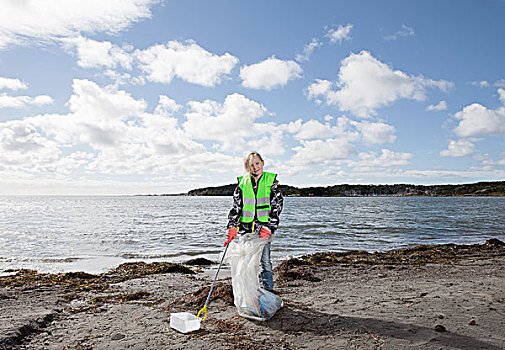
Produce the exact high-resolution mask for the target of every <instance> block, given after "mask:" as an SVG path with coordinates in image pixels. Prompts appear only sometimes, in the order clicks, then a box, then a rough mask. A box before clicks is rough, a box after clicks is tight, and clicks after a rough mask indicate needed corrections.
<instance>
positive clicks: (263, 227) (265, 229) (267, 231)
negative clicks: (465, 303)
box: [260, 226, 272, 238]
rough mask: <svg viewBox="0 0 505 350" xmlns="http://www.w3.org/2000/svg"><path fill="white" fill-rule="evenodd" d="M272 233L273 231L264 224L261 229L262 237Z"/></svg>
mask: <svg viewBox="0 0 505 350" xmlns="http://www.w3.org/2000/svg"><path fill="white" fill-rule="evenodd" d="M271 234H272V231H270V229H269V228H268V227H265V226H262V227H261V230H260V238H268V237H270V235H271Z"/></svg>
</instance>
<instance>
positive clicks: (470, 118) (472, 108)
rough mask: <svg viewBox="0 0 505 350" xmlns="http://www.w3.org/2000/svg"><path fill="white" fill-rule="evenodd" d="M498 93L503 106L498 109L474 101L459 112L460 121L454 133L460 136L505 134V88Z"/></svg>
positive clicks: (457, 115) (456, 115) (457, 114)
mask: <svg viewBox="0 0 505 350" xmlns="http://www.w3.org/2000/svg"><path fill="white" fill-rule="evenodd" d="M498 94H499V96H500V97H499V98H500V101H501V103H502V106H500V107H498V108H497V109H494V110H493V109H489V108H487V107H484V106H483V105H481V104H479V103H473V104H471V105H469V106H466V107H464V108H463V110H461V111H459V112H457V113H456V114H455V117H456V118H457V119H459V120H460V122H459V124H458V126H457V127H456V128H455V129H454V133H455V134H456V135H457V136H459V137H472V136H484V135H505V89H501V88H500V89H498Z"/></svg>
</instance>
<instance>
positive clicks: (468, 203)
mask: <svg viewBox="0 0 505 350" xmlns="http://www.w3.org/2000/svg"><path fill="white" fill-rule="evenodd" d="M231 201H232V200H231V197H126V196H114V197H112V196H111V197H99V196H95V197H81V196H19V197H17V196H13V197H0V274H1V273H2V272H3V271H5V270H6V269H14V268H32V269H37V270H39V271H44V272H61V271H77V270H83V271H87V272H94V273H96V272H103V271H106V270H108V269H110V268H113V267H115V266H117V265H119V264H120V263H122V262H125V261H138V260H143V261H173V262H178V261H185V260H188V259H190V258H193V257H200V256H201V257H205V258H209V259H213V260H217V259H218V258H219V253H220V252H221V251H222V244H223V242H224V240H225V226H226V223H227V215H228V211H229V208H230V207H231ZM489 238H498V239H500V240H505V198H431V197H412V198H408V197H387V198H386V197H382V198H380V197H370V198H366V197H355V198H285V205H284V211H283V213H282V215H281V227H280V229H279V231H278V232H277V234H276V240H275V241H274V243H273V252H272V255H273V260H274V261H279V260H280V259H283V258H285V257H287V256H296V255H300V254H304V253H311V252H316V251H327V250H332V251H344V250H349V249H364V250H368V251H376V250H389V249H394V248H399V247H406V246H409V245H413V244H417V243H430V244H435V243H482V242H484V241H485V240H486V239H489Z"/></svg>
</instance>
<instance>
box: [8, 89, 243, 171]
mask: <svg viewBox="0 0 505 350" xmlns="http://www.w3.org/2000/svg"><path fill="white" fill-rule="evenodd" d="M73 88H74V94H73V95H72V97H71V98H70V100H69V102H68V106H69V109H70V113H68V114H52V115H49V114H47V115H39V116H36V117H31V118H26V119H25V120H24V123H26V124H27V125H29V126H30V128H31V129H30V130H31V132H32V133H33V134H34V135H38V137H41V136H40V135H45V136H44V137H43V138H42V139H43V140H45V142H48V145H51V147H52V148H51V152H47V153H48V154H52V155H53V158H51V159H50V160H51V161H52V169H53V170H54V171H58V172H59V173H60V174H66V173H68V172H69V171H70V170H71V169H74V168H76V167H80V168H82V169H83V170H85V171H87V172H88V173H91V174H92V173H99V174H114V175H124V174H149V175H153V174H191V173H198V172H199V171H200V170H201V168H202V167H203V166H205V169H206V170H208V171H209V172H223V171H227V170H226V169H229V168H227V167H226V165H227V164H230V162H231V160H233V161H236V160H235V158H233V157H230V156H227V155H223V154H219V153H211V152H208V151H207V150H206V148H205V147H204V146H203V145H202V144H199V143H197V142H195V141H194V140H193V139H192V138H191V137H190V136H189V135H188V134H187V133H186V132H185V130H183V129H182V128H181V127H179V125H178V121H177V119H176V118H174V117H172V116H173V115H174V114H175V113H177V112H179V111H180V110H181V109H182V106H181V105H179V104H177V103H176V102H175V101H174V100H173V99H170V98H169V97H167V96H160V101H159V104H158V106H157V107H156V108H155V110H154V113H153V114H150V113H146V112H145V109H146V107H147V104H146V102H145V101H144V100H136V99H134V98H133V97H131V96H130V95H129V94H128V93H126V92H124V91H117V90H114V89H110V88H102V87H100V86H98V85H97V84H96V83H94V82H91V81H88V80H74V84H73ZM229 113H233V111H229ZM0 127H4V128H6V129H7V131H5V133H7V134H9V133H11V134H12V126H11V125H9V124H5V123H3V124H0ZM5 133H4V135H6V134H5ZM11 139H12V138H11ZM9 140H10V139H9V138H8V137H3V139H2V141H1V142H0V143H1V145H2V147H4V149H5V148H6V147H11V148H12V146H10V145H11V144H12V141H9ZM17 140H18V144H16V147H17V148H19V149H22V148H23V147H24V148H26V147H32V143H33V142H32V143H28V139H27V138H26V137H18V138H17ZM39 143H41V142H39ZM81 147H84V148H90V149H91V152H85V153H76V152H73V153H72V154H73V156H72V155H71V156H65V157H63V156H61V157H60V155H61V154H62V152H63V151H64V150H65V151H66V150H67V149H70V150H72V149H74V148H77V149H80V148H81ZM12 154H14V153H12V152H11V155H12ZM12 158H14V159H16V158H15V157H12ZM48 162H49V161H48ZM21 163H23V164H21ZM239 163H240V162H237V164H239ZM21 166H24V167H25V168H29V167H30V166H31V162H30V161H29V160H28V159H27V160H25V161H23V160H21V161H20V167H21ZM223 169H225V170H223Z"/></svg>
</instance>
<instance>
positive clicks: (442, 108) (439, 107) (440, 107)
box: [426, 101, 447, 112]
mask: <svg viewBox="0 0 505 350" xmlns="http://www.w3.org/2000/svg"><path fill="white" fill-rule="evenodd" d="M445 110H447V102H445V101H440V102H439V103H438V104H436V105H429V106H428V107H426V111H428V112H431V111H445Z"/></svg>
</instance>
